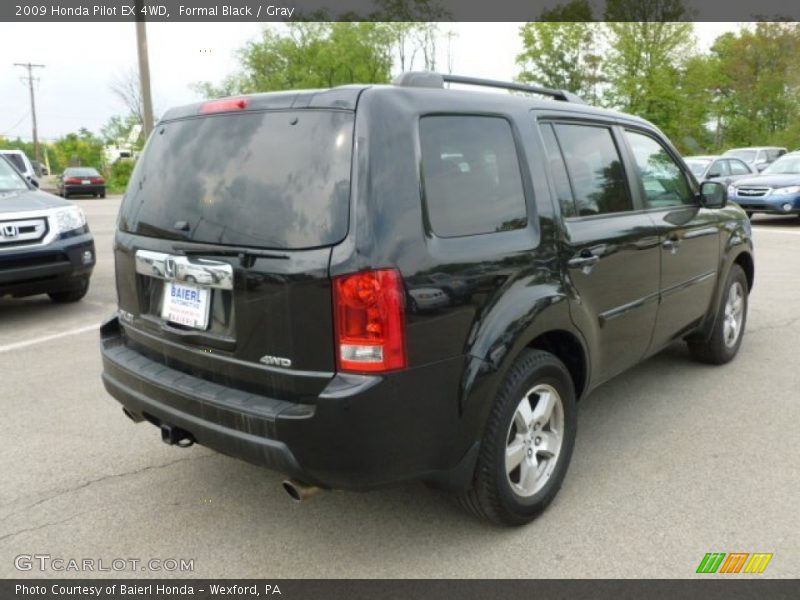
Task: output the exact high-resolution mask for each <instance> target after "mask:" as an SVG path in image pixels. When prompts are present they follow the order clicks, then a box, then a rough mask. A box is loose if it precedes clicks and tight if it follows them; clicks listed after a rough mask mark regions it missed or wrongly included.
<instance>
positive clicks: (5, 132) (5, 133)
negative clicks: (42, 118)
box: [0, 112, 28, 136]
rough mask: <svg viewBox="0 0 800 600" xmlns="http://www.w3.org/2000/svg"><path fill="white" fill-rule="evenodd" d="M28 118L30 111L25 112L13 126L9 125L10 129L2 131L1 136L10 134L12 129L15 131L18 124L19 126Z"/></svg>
mask: <svg viewBox="0 0 800 600" xmlns="http://www.w3.org/2000/svg"><path fill="white" fill-rule="evenodd" d="M26 118H28V113H27V112H26V113H25V114H23V115H22V116H21V117H20V118H19V121H17V122H16V123H14V124H13V125H12V126H11V127H9V128H8V129H6V130H5V131H0V136H6V135H8V134H9V133H11V132H12V131H14V130H15V129H16V128H17V126H18V125H19V124H20V123H22V122H23V121H24V120H25V119H26Z"/></svg>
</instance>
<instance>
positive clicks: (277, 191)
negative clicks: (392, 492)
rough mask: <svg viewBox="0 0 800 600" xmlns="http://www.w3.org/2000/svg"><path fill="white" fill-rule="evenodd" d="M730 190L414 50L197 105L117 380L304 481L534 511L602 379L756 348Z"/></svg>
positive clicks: (640, 137)
mask: <svg viewBox="0 0 800 600" xmlns="http://www.w3.org/2000/svg"><path fill="white" fill-rule="evenodd" d="M446 83H461V84H472V85H486V86H493V87H501V88H509V89H515V90H519V91H523V92H531V93H536V94H539V95H542V94H544V95H547V96H552V97H553V98H554V99H555V100H557V101H553V100H538V99H533V97H532V96H531V95H528V96H523V95H511V94H505V93H495V94H489V93H483V92H479V91H464V90H463V89H458V90H456V89H445V84H446ZM726 199H727V198H726V190H725V189H724V188H723V187H722V186H721V185H720V184H719V183H716V182H705V183H703V184H702V186H699V185H698V183H697V182H696V181H695V179H694V177H693V176H692V174H691V172H690V171H689V169H688V168H687V167H686V165H685V164H684V163H683V161H682V160H681V158H680V156H679V155H678V153H677V152H676V151H675V149H674V148H673V147H672V145H671V144H670V143H669V142H668V141H667V139H666V138H665V137H664V135H663V134H661V133H660V132H659V131H658V130H657V129H656V128H655V127H654V126H653V125H651V124H649V123H647V122H646V121H643V120H642V119H638V118H635V117H631V116H627V115H624V114H620V113H617V112H612V111H608V110H601V109H597V108H592V107H589V106H587V105H585V104H583V103H582V102H580V100H579V99H577V98H575V97H574V96H572V95H571V94H568V93H566V92H560V91H556V90H549V89H545V88H538V87H530V86H519V85H516V84H505V83H502V82H496V81H486V80H476V79H472V78H465V77H455V76H449V75H439V74H434V73H411V74H406V75H404V76H402V77H401V78H400V79H398V81H396V82H395V84H394V85H391V86H347V87H342V88H335V89H331V90H326V91H307V92H303V91H299V92H290V93H271V94H258V95H252V96H245V97H240V98H228V99H222V100H214V101H209V102H205V103H201V104H195V105H191V106H186V107H183V108H176V109H172V110H170V111H168V112H167V114H166V115H165V116H164V118H163V120H162V121H161V122H160V123H159V124H158V125H157V126H156V128H155V130H154V132H153V134H152V136H151V138H150V140H149V141H148V143H147V147H146V149H145V151H144V153H143V156H142V157H141V159H140V160H139V163H138V164H137V166H136V169H135V172H134V173H133V176H132V179H131V182H130V185H129V187H128V191H127V194H126V197H125V200H124V202H123V204H122V208H121V212H120V216H119V230H118V232H117V234H116V241H115V253H116V269H117V290H118V294H119V311H118V313H117V315H116V316H114V317H113V318H112V319H111V320H109V321H107V322H106V323H105V324H104V325H103V326H102V329H101V336H102V347H103V349H102V351H103V362H104V373H103V381H104V383H105V386H106V389H107V390H108V391H109V392H110V393H111V394H112V395H113V396H114V397H115V398H116V399H117V400H119V402H121V403H122V405H123V407H124V411H125V414H126V415H127V416H128V417H130V418H131V419H132V420H134V421H137V422H138V421H143V420H146V421H149V422H150V423H152V424H154V425H156V426H157V427H160V428H161V432H162V437H163V439H164V441H166V442H168V443H170V444H178V445H182V446H185V445H191V443H193V442H195V441H196V442H198V443H200V444H202V445H205V446H208V447H210V448H214V449H216V450H218V451H220V452H224V453H226V454H230V455H232V456H236V457H239V458H243V459H245V460H248V461H251V462H253V463H257V464H260V465H265V466H269V467H271V468H273V469H277V470H279V471H282V472H284V473H286V474H287V475H288V476H289V477H291V479H289V480H287V481H286V482H285V483H284V485H285V487H286V488H287V491H289V493H290V494H292V495H293V496H294V497H295V499H301V498H303V497H305V496H306V495H308V494H310V493H312V492H314V491H316V490H317V489H318V488H341V489H359V490H365V489H370V488H375V487H378V486H383V485H386V484H392V483H396V482H400V481H406V480H422V481H425V482H428V483H430V484H432V485H435V486H438V487H441V488H445V489H448V490H451V491H454V492H456V493H457V494H458V495H459V496H460V497H461V498H462V500H463V503H464V504H465V505H466V506H467V507H468V508H470V509H472V510H473V511H474V512H476V513H477V514H478V515H481V516H483V517H486V518H489V519H491V520H493V521H496V522H501V523H507V524H520V523H524V522H527V521H529V520H530V519H532V518H533V517H534V516H535V515H536V514H538V513H539V512H540V511H541V510H542V509H544V508H545V506H547V504H548V503H549V502H550V501H551V500H552V499H553V497H554V496H555V494H556V492H557V491H558V488H559V486H560V485H561V482H562V480H563V478H564V475H565V472H566V470H567V466H568V464H569V461H570V455H571V453H572V449H573V445H574V441H575V432H576V422H577V421H576V401H577V400H578V399H579V398H581V397H584V396H586V395H587V394H589V393H590V392H591V391H592V390H593V389H594V388H596V387H597V386H599V385H600V384H602V383H603V382H605V381H608V380H609V379H611V378H612V377H614V376H615V375H617V374H619V373H621V372H622V371H624V370H626V369H628V368H630V367H632V366H633V365H635V364H637V363H639V362H641V361H642V360H644V359H645V358H647V357H648V356H651V355H653V354H655V353H656V352H658V351H659V350H661V349H662V348H664V347H665V346H667V345H668V344H670V343H672V342H674V341H676V340H686V341H687V342H688V344H689V347H690V349H691V351H692V354H694V355H695V356H696V357H697V358H699V359H701V360H704V361H706V362H711V363H716V364H720V363H725V362H727V361H729V360H731V359H732V358H733V357H734V355H735V354H736V352H737V350H738V348H739V345H740V343H741V341H742V332H743V330H744V325H745V318H746V312H747V300H748V292H749V291H750V289H751V287H752V284H753V258H752V243H751V232H750V225H749V222H748V220H747V218H746V216H745V214H744V212H742V210H741V209H740V208H738V207H736V206H734V205H730V206H726V203H727V202H726ZM412 305H413V307H414V308H415V310H412Z"/></svg>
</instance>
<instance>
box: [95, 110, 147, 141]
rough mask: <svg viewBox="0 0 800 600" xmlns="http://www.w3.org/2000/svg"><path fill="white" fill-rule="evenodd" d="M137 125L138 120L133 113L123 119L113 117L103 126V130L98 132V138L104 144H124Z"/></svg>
mask: <svg viewBox="0 0 800 600" xmlns="http://www.w3.org/2000/svg"><path fill="white" fill-rule="evenodd" d="M139 124H140V123H139V118H138V117H137V116H136V115H134V114H133V113H130V114H128V116H125V117H123V116H121V115H115V116H113V117H111V118H110V119H109V120H108V122H107V123H106V124H105V125H103V128H102V129H101V130H100V136H101V137H102V138H103V141H104V142H105V143H106V144H116V143H118V142H120V141H123V142H124V141H126V140H127V139H128V136H129V135H130V133H131V130H132V129H133V128H134V127H135V126H136V125H139Z"/></svg>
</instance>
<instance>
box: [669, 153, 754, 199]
mask: <svg viewBox="0 0 800 600" xmlns="http://www.w3.org/2000/svg"><path fill="white" fill-rule="evenodd" d="M684 160H685V161H686V164H687V165H688V167H689V168H690V169H691V170H692V173H693V174H694V176H695V177H697V181H719V182H720V183H722V184H724V185H727V186H730V185H731V184H732V183H733V182H734V181H737V180H739V179H741V178H742V177H748V176H752V175H758V170H757V169H756V168H755V167H751V166H750V165H748V164H747V163H746V162H744V161H743V160H740V159H738V158H734V157H732V156H728V157H725V156H687V157H685V158H684ZM728 192H729V193H730V192H731V188H730V187H728Z"/></svg>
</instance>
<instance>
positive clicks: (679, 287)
mask: <svg viewBox="0 0 800 600" xmlns="http://www.w3.org/2000/svg"><path fill="white" fill-rule="evenodd" d="M716 276H717V272H716V271H708V272H707V273H703V274H701V275H697V276H695V277H692V278H691V279H687V280H686V281H682V282H681V283H676V284H675V285H671V286H670V287H668V288H664V289H663V290H661V297H662V298H663V297H665V296H670V295H672V294H674V293H676V292H682V291H683V290H685V289H686V288H690V287H692V286H693V285H697V284H698V283H702V282H704V281H705V280H707V279H710V278H712V277H716Z"/></svg>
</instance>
